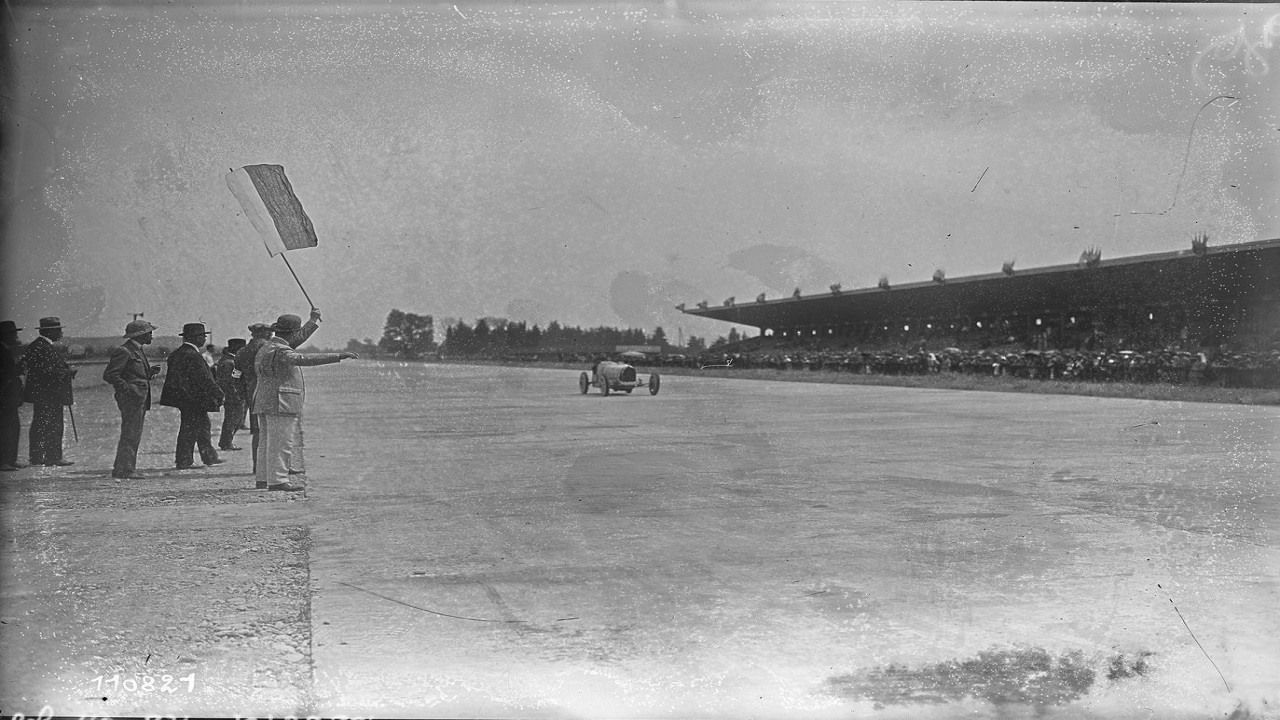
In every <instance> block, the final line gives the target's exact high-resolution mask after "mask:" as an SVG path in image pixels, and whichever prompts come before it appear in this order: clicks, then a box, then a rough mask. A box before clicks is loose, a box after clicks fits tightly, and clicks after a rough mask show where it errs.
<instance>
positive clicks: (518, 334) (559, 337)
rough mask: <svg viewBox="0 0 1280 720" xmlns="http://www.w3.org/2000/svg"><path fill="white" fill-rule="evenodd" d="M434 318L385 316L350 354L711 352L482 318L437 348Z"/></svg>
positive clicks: (621, 332) (698, 344) (702, 346)
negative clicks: (377, 332)
mask: <svg viewBox="0 0 1280 720" xmlns="http://www.w3.org/2000/svg"><path fill="white" fill-rule="evenodd" d="M736 336H737V332H736V331H735V330H730V331H729V337H728V338H718V339H717V340H716V342H714V343H712V345H711V346H712V347H716V346H717V345H720V344H724V343H725V342H735V341H737V340H738V338H737V337H736ZM435 337H436V330H435V319H434V318H433V317H432V316H431V315H417V314H414V313H406V312H402V311H400V310H392V311H391V312H390V314H388V315H387V322H386V325H385V326H384V327H383V331H382V337H381V339H379V340H378V341H377V342H376V343H375V342H374V341H373V340H371V339H366V340H364V341H363V342H361V341H358V340H355V339H352V340H350V341H349V342H348V343H347V347H346V349H347V350H350V351H352V352H356V353H360V355H361V356H362V357H385V358H402V359H411V360H412V359H425V358H433V357H434V358H440V357H492V358H498V357H504V356H512V355H536V354H539V353H601V352H613V351H614V350H615V349H616V348H617V347H618V346H626V345H631V346H637V345H648V346H656V347H657V348H659V349H660V350H661V351H663V352H668V351H673V350H675V351H681V352H694V353H696V352H701V351H703V350H706V349H707V344H706V341H705V340H703V339H702V338H699V337H696V336H692V335H691V336H689V338H688V342H687V343H685V345H684V346H683V347H678V348H676V347H673V346H672V345H671V343H670V342H669V341H668V340H667V335H666V332H665V331H664V330H663V329H662V328H661V327H656V328H654V329H653V331H652V332H651V333H646V332H645V331H644V330H642V329H639V328H626V329H621V328H613V327H604V326H601V327H593V328H581V327H574V326H567V325H561V324H560V323H558V322H556V321H555V320H552V321H551V322H550V323H548V324H547V326H546V327H545V328H541V327H539V326H538V325H532V326H530V325H529V324H528V323H526V322H524V321H514V320H507V319H505V318H492V317H490V318H479V319H477V320H476V321H475V323H474V324H470V325H469V324H467V323H466V322H465V321H462V320H459V321H458V322H457V323H455V324H452V325H448V326H446V327H445V329H444V342H442V343H439V344H437V343H436V340H435Z"/></svg>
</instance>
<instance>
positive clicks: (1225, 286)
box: [678, 239, 1280, 350]
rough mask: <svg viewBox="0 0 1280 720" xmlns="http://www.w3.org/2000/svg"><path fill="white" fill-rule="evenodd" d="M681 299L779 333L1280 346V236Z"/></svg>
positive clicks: (813, 338) (799, 338)
mask: <svg viewBox="0 0 1280 720" xmlns="http://www.w3.org/2000/svg"><path fill="white" fill-rule="evenodd" d="M678 307H679V309H680V310H681V311H682V312H684V313H686V314H689V315H695V316H698V317H704V318H710V319H714V320H723V321H725V322H731V323H737V324H739V325H747V326H752V327H756V328H759V330H760V335H761V337H762V338H774V340H773V341H764V340H757V341H755V342H753V343H751V345H752V346H754V348H755V349H760V348H762V347H763V346H767V345H780V344H787V345H796V344H797V343H804V344H805V345H806V346H810V347H812V346H815V345H823V346H843V347H852V346H855V345H856V346H859V347H862V348H887V347H910V348H918V347H924V346H928V347H931V348H941V347H944V346H947V347H957V348H979V347H984V348H985V347H995V346H1003V347H1022V348H1026V349H1039V350H1044V349H1060V350H1069V349H1074V350H1080V349H1082V348H1088V349H1093V348H1094V347H1095V346H1103V345H1105V346H1106V347H1110V348H1117V347H1122V348H1139V349H1147V348H1168V347H1178V348H1180V349H1193V348H1214V349H1217V348H1220V347H1223V346H1227V345H1230V346H1231V347H1232V348H1234V349H1238V350H1268V349H1277V348H1280V344H1278V342H1280V332H1277V328H1280V324H1278V322H1280V239H1273V240H1262V241H1256V242H1249V243H1240V244H1234V245H1224V246H1221V247H1211V246H1209V245H1208V244H1207V242H1204V241H1203V240H1201V241H1199V242H1195V243H1193V244H1192V247H1191V249H1188V250H1183V251H1175V252H1163V253H1154V254H1148V255H1139V256H1132V257H1124V258H1116V259H1110V260H1107V259H1102V258H1101V257H1100V255H1096V254H1095V255H1090V253H1089V252H1086V253H1085V255H1082V256H1081V260H1080V262H1079V263H1077V264H1073V265H1058V266H1051V267H1043V268H1034V269H1027V270H1017V271H1015V270H1014V269H1013V268H1012V267H1011V266H1006V267H1005V268H1004V269H1003V271H1002V272H1000V273H991V274H986V275H975V276H970V277H962V278H956V279H949V278H945V277H944V276H943V275H942V273H941V272H939V273H936V274H935V276H934V278H933V280H930V281H925V282H915V283H910V284H904V285H900V286H894V285H890V284H889V283H888V282H887V281H886V280H881V282H880V284H879V286H878V287H874V288H862V289H855V290H842V289H841V288H840V286H839V285H832V286H831V288H830V289H829V291H828V292H824V293H821V294H814V295H807V296H806V295H801V294H799V293H798V292H797V294H796V295H795V296H793V297H785V298H778V299H766V298H765V297H764V296H763V295H761V296H759V297H758V298H756V299H755V300H754V301H751V302H735V301H734V299H733V298H730V299H728V300H725V301H724V302H723V303H722V304H720V305H718V306H717V305H711V304H709V303H706V302H703V303H699V304H698V306H697V307H694V308H686V307H685V306H684V305H681V306H678Z"/></svg>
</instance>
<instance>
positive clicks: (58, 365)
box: [22, 335, 75, 465]
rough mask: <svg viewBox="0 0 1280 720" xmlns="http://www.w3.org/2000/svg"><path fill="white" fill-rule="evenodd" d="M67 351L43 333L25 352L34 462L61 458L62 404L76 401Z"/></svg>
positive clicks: (26, 398)
mask: <svg viewBox="0 0 1280 720" xmlns="http://www.w3.org/2000/svg"><path fill="white" fill-rule="evenodd" d="M65 354H66V350H65V349H64V348H63V347H62V346H61V345H55V344H54V343H53V341H51V340H50V339H49V338H47V337H45V336H43V335H41V336H40V337H37V338H36V339H35V340H32V341H31V344H30V345H28V346H27V350H26V352H24V353H23V354H22V366H23V368H24V369H25V370H26V373H25V374H26V376H27V382H26V386H25V387H23V389H22V399H23V401H25V402H29V403H31V406H32V412H31V432H30V435H29V438H30V442H29V443H28V444H29V445H30V447H29V448H28V450H29V454H30V457H31V464H32V465H51V464H53V463H56V462H61V461H62V423H63V420H62V408H63V406H66V405H70V404H71V403H72V401H73V397H72V393H71V378H72V376H73V375H75V371H74V370H72V369H71V366H70V365H69V364H67V359H66V357H65Z"/></svg>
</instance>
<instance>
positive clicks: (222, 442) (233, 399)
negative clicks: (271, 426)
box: [213, 338, 245, 450]
mask: <svg viewBox="0 0 1280 720" xmlns="http://www.w3.org/2000/svg"><path fill="white" fill-rule="evenodd" d="M244 346H245V340H244V338H231V339H230V340H228V341H227V345H226V347H224V348H222V355H221V356H219V357H218V362H216V363H214V364H213V379H214V380H216V381H217V382H218V387H220V388H222V398H223V407H222V434H221V435H220V436H219V437H218V449H219V450H239V449H240V448H238V447H236V445H235V439H236V431H237V430H239V429H240V426H241V425H243V424H244V410H245V405H244V378H243V377H242V374H241V372H240V371H239V370H237V369H236V353H237V352H239V351H240V349H241V348H243V347H244Z"/></svg>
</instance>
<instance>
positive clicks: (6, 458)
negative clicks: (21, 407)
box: [0, 405, 22, 465]
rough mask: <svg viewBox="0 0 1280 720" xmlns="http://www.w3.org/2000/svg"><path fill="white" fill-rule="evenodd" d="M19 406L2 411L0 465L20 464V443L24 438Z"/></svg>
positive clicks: (0, 415)
mask: <svg viewBox="0 0 1280 720" xmlns="http://www.w3.org/2000/svg"><path fill="white" fill-rule="evenodd" d="M21 424H22V420H21V419H20V418H19V417H18V406H17V405H14V406H13V407H6V408H3V409H0V465H17V464H18V441H19V439H20V438H21V437H22V430H21V427H20V426H21Z"/></svg>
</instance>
